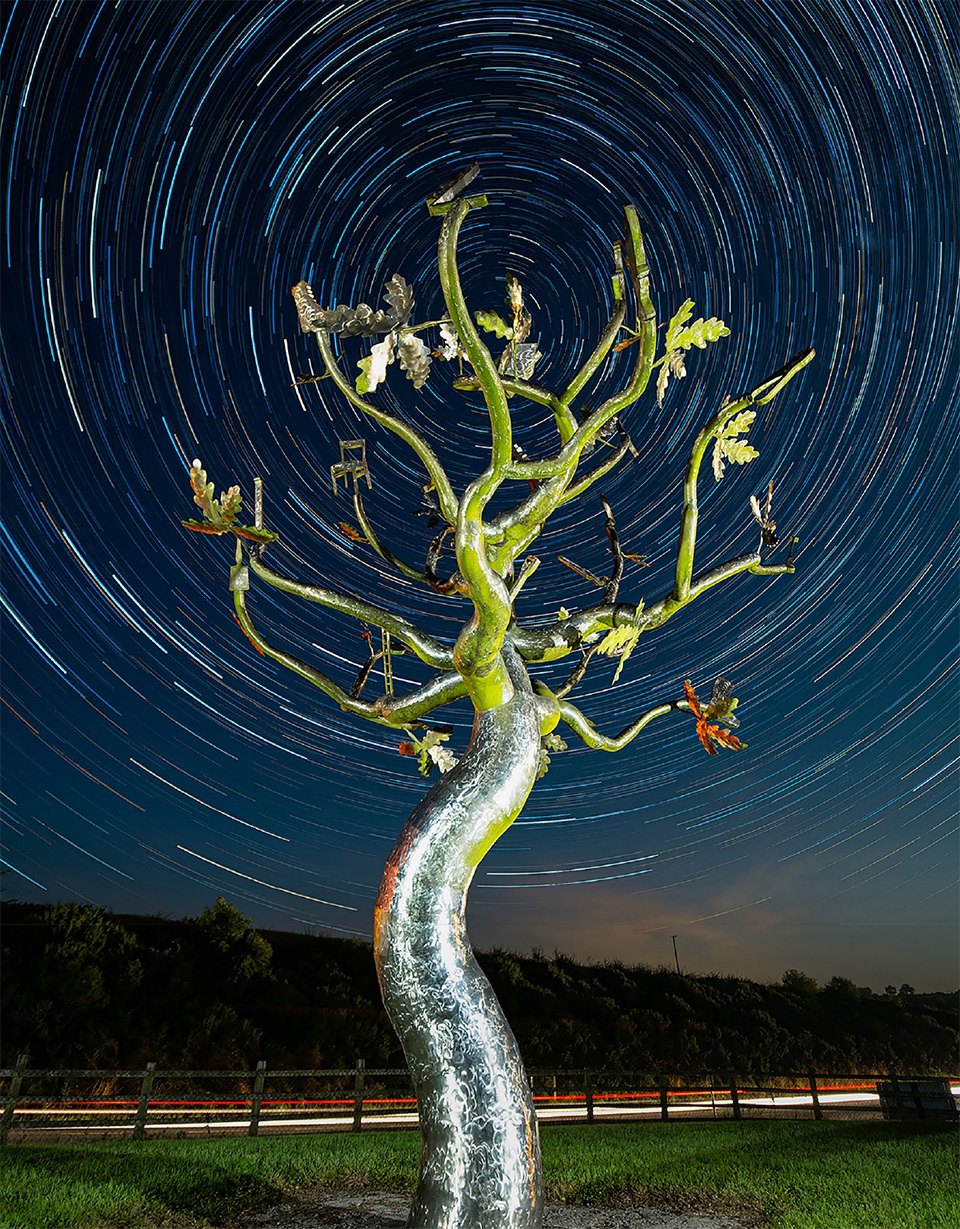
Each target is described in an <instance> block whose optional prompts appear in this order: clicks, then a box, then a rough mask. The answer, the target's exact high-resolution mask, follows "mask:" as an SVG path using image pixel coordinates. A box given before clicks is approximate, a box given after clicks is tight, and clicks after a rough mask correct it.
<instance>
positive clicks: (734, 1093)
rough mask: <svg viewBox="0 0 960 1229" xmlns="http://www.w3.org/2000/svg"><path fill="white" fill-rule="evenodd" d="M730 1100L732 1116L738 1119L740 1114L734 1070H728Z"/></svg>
mask: <svg viewBox="0 0 960 1229" xmlns="http://www.w3.org/2000/svg"><path fill="white" fill-rule="evenodd" d="M730 1100H731V1102H732V1104H733V1116H734V1118H736V1119H737V1120H738V1121H739V1119H740V1117H741V1114H740V1094H739V1093H738V1092H737V1075H736V1072H735V1071H731V1072H730Z"/></svg>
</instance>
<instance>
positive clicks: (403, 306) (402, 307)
mask: <svg viewBox="0 0 960 1229" xmlns="http://www.w3.org/2000/svg"><path fill="white" fill-rule="evenodd" d="M383 297H384V298H385V299H386V300H387V302H388V303H389V304H390V307H391V308H392V310H393V315H394V316H395V317H396V323H397V324H398V325H404V324H407V323H408V321H409V320H410V317H411V315H412V314H413V304H414V298H413V287H412V286H411V285H410V283H409V282H407V281H405V280H404V279H403V278H402V277H401V276H400V274H399V273H394V275H393V277H391V279H390V280H389V282H387V285H386V294H384V296H383Z"/></svg>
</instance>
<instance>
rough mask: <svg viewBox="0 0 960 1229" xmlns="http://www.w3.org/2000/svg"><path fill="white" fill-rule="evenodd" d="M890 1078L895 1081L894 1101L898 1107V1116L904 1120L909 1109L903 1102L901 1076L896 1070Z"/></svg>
mask: <svg viewBox="0 0 960 1229" xmlns="http://www.w3.org/2000/svg"><path fill="white" fill-rule="evenodd" d="M890 1079H891V1081H892V1082H893V1101H894V1104H895V1105H896V1107H897V1118H899V1119H900V1120H901V1121H902V1120H903V1119H904V1118H906V1116H907V1109H906V1106H905V1105H904V1103H903V1089H902V1088H901V1086H900V1077H899V1075H897V1073H896V1072H895V1071H894V1072H893V1074H892V1075H891V1076H890Z"/></svg>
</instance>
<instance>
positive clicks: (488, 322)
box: [473, 311, 513, 337]
mask: <svg viewBox="0 0 960 1229" xmlns="http://www.w3.org/2000/svg"><path fill="white" fill-rule="evenodd" d="M473 317H474V319H475V320H476V322H477V324H479V325H480V327H481V328H482V329H485V330H486V332H488V333H496V335H497V336H498V337H512V336H513V329H512V328H511V327H510V325H509V324H507V322H506V320H504V319H503V317H502V316H498V315H497V313H496V312H482V311H476V312H474V313H473Z"/></svg>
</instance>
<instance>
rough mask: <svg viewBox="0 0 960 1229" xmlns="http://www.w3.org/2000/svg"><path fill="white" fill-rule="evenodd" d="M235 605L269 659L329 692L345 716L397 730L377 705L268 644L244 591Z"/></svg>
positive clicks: (237, 591) (250, 635) (237, 593)
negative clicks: (248, 606)
mask: <svg viewBox="0 0 960 1229" xmlns="http://www.w3.org/2000/svg"><path fill="white" fill-rule="evenodd" d="M233 604H234V608H235V609H236V612H237V619H238V621H239V623H240V626H241V627H242V628H243V630H244V632H245V634H246V636H247V639H248V640H250V641H251V643H252V644H254V645H255V646H256V647H257V648H258V649H259V650H260V652H261V653H263V654H264V655H265V656H266V657H271V658H273V660H274V661H276V662H279V663H280V665H281V666H286V667H287V669H288V670H292V671H293V672H294V673H295V674H299V675H300V677H301V678H305V679H306V680H307V682H308V683H313V684H314V685H315V686H316V687H319V688H320V690H321V691H324V692H326V694H327V695H328V696H329V697H330V698H331V700H335V701H336V703H337V704H339V705H340V707H341V709H343V711H344V712H345V713H354V714H355V715H356V716H357V717H366V719H367V720H368V721H376V722H377V723H378V724H379V725H389V726H395V725H396V724H397V723H396V722H395V721H390V720H389V719H388V718H386V717H384V716H383V715H382V714H381V713H380V711H379V710H378V708H377V706H376V705H375V704H371V703H369V701H366V700H359V699H357V698H355V697H354V696H352V695H350V693H349V692H347V691H344V690H343V688H342V687H340V686H338V685H337V684H336V683H335V682H334V681H333V680H332V679H330V678H328V677H327V676H326V675H325V674H322V673H321V672H320V671H319V670H317V669H316V668H315V667H314V666H310V665H308V664H307V663H306V662H305V661H301V660H300V658H299V657H294V655H293V654H292V653H286V652H284V651H283V650H282V649H275V648H274V647H273V645H271V644H270V643H268V641H266V640H264V638H263V636H261V635H260V633H259V632H258V631H257V629H256V628H255V627H254V626H253V623H252V621H251V619H250V615H249V612H248V611H247V603H246V598H245V596H244V593H243V591H242V590H241V589H235V590H234V593H233ZM401 724H402V723H401Z"/></svg>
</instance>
